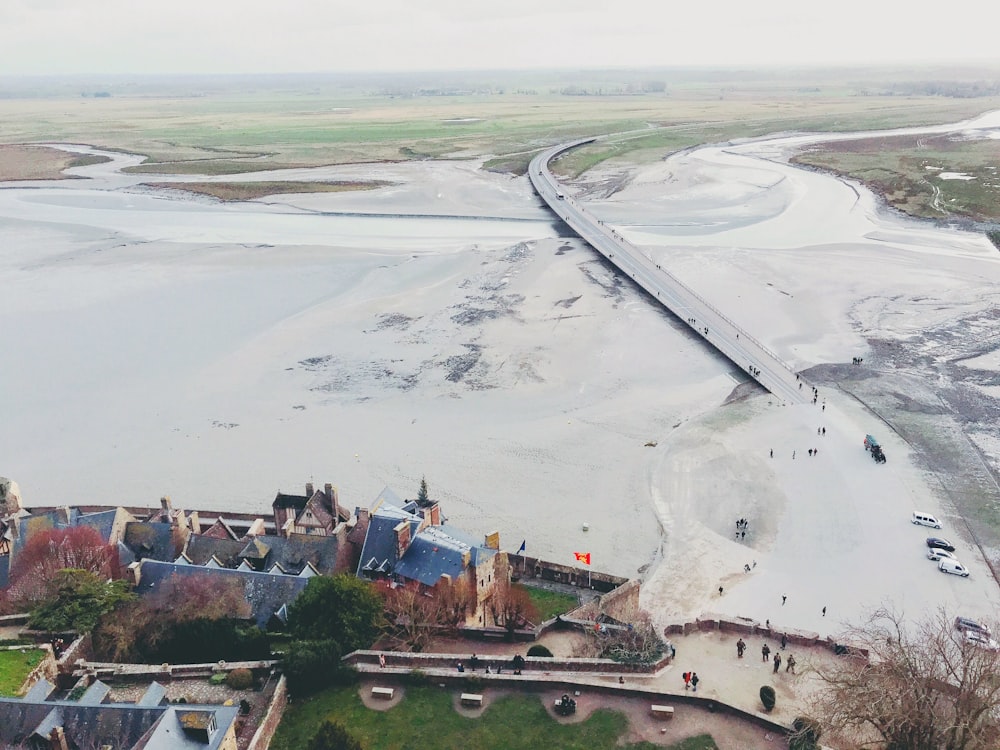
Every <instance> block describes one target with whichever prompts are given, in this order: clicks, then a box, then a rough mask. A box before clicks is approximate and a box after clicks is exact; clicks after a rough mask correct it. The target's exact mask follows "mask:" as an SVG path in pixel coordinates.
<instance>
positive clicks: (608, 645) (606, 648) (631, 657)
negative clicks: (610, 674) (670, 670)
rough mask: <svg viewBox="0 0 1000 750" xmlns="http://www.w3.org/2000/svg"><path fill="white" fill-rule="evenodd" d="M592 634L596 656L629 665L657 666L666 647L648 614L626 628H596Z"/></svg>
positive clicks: (614, 626)
mask: <svg viewBox="0 0 1000 750" xmlns="http://www.w3.org/2000/svg"><path fill="white" fill-rule="evenodd" d="M590 632H591V635H592V638H591V644H592V648H593V655H594V656H598V657H600V658H602V659H614V660H615V661H620V662H625V663H627V664H635V663H643V664H648V663H652V662H655V661H656V660H657V659H659V658H660V656H662V654H663V651H664V648H665V647H666V644H664V642H663V639H662V638H660V636H659V634H658V633H657V632H656V628H655V627H653V622H652V620H651V619H650V617H649V615H648V614H647V613H645V612H640V613H639V614H638V615H636V617H635V618H634V620H633V621H632V622H631V623H629V624H627V625H609V626H604V627H595V628H594V629H593V630H592V631H590Z"/></svg>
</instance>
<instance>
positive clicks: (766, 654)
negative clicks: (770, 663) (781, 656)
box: [760, 643, 771, 661]
mask: <svg viewBox="0 0 1000 750" xmlns="http://www.w3.org/2000/svg"><path fill="white" fill-rule="evenodd" d="M770 655H771V649H770V648H768V645H767V644H766V643H765V644H764V645H763V647H762V648H761V650H760V657H761V659H760V660H761V661H767V657H769V656H770Z"/></svg>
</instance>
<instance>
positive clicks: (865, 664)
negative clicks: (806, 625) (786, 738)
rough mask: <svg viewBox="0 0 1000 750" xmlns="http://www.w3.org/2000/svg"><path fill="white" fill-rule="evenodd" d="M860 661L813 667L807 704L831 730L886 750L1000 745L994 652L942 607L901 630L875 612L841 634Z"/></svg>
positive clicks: (973, 749)
mask: <svg viewBox="0 0 1000 750" xmlns="http://www.w3.org/2000/svg"><path fill="white" fill-rule="evenodd" d="M845 640H847V641H848V642H850V643H853V644H856V645H857V646H858V647H860V648H864V649H867V651H868V658H867V659H866V658H864V657H862V656H857V655H851V654H847V655H845V657H844V659H843V660H842V661H840V662H839V663H838V664H837V665H836V666H835V667H833V668H829V669H828V668H823V667H820V668H818V669H817V674H818V676H819V678H820V679H821V680H822V681H823V683H824V687H823V688H822V690H821V691H820V693H819V695H818V697H817V698H816V700H815V701H814V704H813V706H812V708H813V712H814V714H815V715H816V717H817V718H818V719H819V720H820V721H821V722H822V723H823V724H825V725H827V726H828V727H830V728H831V729H832V730H833V731H835V732H838V733H841V734H845V735H848V736H853V737H854V739H855V741H857V742H860V743H861V744H862V746H878V747H884V748H886V750H980V749H983V750H985V749H986V748H996V747H998V746H1000V745H998V743H1000V731H998V717H1000V679H997V672H998V670H1000V653H998V650H997V647H996V644H994V643H992V642H990V641H985V642H982V643H977V642H974V641H972V640H969V639H968V638H967V637H966V635H965V634H964V633H963V632H961V631H959V630H957V629H956V628H955V627H954V626H953V624H952V622H950V619H949V617H948V616H947V615H946V614H945V612H944V611H943V610H940V611H938V612H937V613H936V614H935V615H933V616H931V617H929V618H927V619H925V620H923V621H921V622H919V623H917V624H916V625H913V626H912V627H910V626H908V625H907V624H906V623H905V621H904V620H903V617H902V616H901V615H900V614H898V613H896V612H893V611H890V610H888V609H885V608H882V609H879V610H877V611H875V612H874V613H872V615H871V616H870V617H869V618H868V620H867V621H866V622H864V623H862V624H861V625H860V626H858V627H855V628H852V629H851V630H850V631H849V634H848V635H847V636H846V637H845Z"/></svg>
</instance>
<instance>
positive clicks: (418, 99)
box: [0, 74, 1000, 179]
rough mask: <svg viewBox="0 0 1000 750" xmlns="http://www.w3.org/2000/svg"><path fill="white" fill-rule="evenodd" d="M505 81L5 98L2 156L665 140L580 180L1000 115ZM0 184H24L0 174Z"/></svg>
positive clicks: (672, 88)
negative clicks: (50, 147)
mask: <svg viewBox="0 0 1000 750" xmlns="http://www.w3.org/2000/svg"><path fill="white" fill-rule="evenodd" d="M650 75H654V74H650ZM511 76H513V77H510V78H508V79H504V80H502V81H501V82H496V81H490V82H489V83H486V84H476V85H471V84H470V85H469V86H467V87H466V88H463V89H458V88H454V87H453V88H447V89H441V88H426V87H418V86H415V85H414V86H411V87H409V88H404V89H402V90H400V91H396V90H395V89H392V88H390V87H389V86H388V84H386V85H383V86H381V87H372V88H370V89H368V90H360V89H359V88H358V87H347V86H339V87H338V86H323V87H309V86H308V85H306V84H305V83H303V85H302V86H301V87H298V86H296V84H295V81H294V80H290V81H287V82H284V83H283V84H282V87H277V86H275V85H273V84H272V87H271V88H267V87H265V86H258V87H252V90H247V89H250V88H251V87H250V86H249V85H248V84H246V83H245V82H244V83H243V84H240V85H237V83H235V82H234V83H233V84H232V85H231V86H229V87H225V86H223V87H221V88H218V89H216V90H212V91H210V92H209V93H202V92H198V93H191V94H187V95H184V94H181V93H179V91H180V90H182V89H183V88H184V87H182V86H180V85H170V84H169V82H161V83H160V84H158V85H159V86H160V87H161V88H160V89H156V88H155V87H154V88H150V87H146V88H143V89H141V90H138V91H133V90H132V89H129V88H128V87H122V88H123V91H122V92H121V93H118V92H114V94H113V95H110V96H102V97H94V96H81V95H80V94H70V93H68V92H66V91H65V89H64V88H60V89H58V90H55V91H54V92H53V93H51V94H48V95H46V94H45V92H44V91H42V92H41V93H38V94H36V95H33V96H30V97H29V96H26V95H25V96H20V97H19V96H16V95H10V94H8V96H7V97H5V98H3V99H0V143H3V144H25V143H44V142H72V143H85V144H87V145H91V146H96V147H99V148H103V149H118V150H124V151H128V152H130V153H137V154H142V155H144V156H146V157H147V162H146V163H145V164H143V165H140V166H138V167H134V168H133V169H134V170H135V171H139V172H156V173H173V174H216V175H221V174H237V173H241V172H250V171H257V170H260V169H280V168H286V167H302V166H319V165H330V164H349V163H363V162H371V161H401V160H412V159H485V160H489V161H487V166H488V167H490V168H495V169H498V170H500V171H513V172H518V171H523V169H524V166H525V165H526V163H527V160H528V158H529V157H530V155H531V154H532V153H533V152H535V151H537V150H538V149H540V148H542V147H544V146H547V145H550V144H553V143H556V142H560V141H564V140H569V139H572V138H577V137H581V136H589V135H600V134H607V133H620V132H632V131H641V130H644V129H649V128H653V127H662V128H665V130H662V131H658V132H656V133H650V134H649V135H648V136H646V137H642V138H638V139H628V140H621V141H617V142H615V143H608V144H600V145H598V146H595V147H593V148H590V149H583V150H581V151H580V152H579V154H575V155H574V157H573V159H572V160H564V161H563V164H562V166H561V168H562V169H563V170H564V172H565V173H566V174H572V175H576V174H580V173H581V172H582V171H585V170H586V169H588V168H589V167H591V166H593V165H594V164H597V163H600V162H602V161H605V160H606V159H609V158H625V159H626V160H628V161H633V160H638V161H640V162H641V161H645V160H649V159H653V158H661V157H662V155H663V154H664V153H665V152H669V151H671V150H676V149H680V148H686V147H689V146H692V145H697V144H700V143H705V142H711V141H716V140H727V139H729V138H736V137H746V136H755V135H763V134H766V133H773V132H776V131H784V130H809V131H815V130H829V131H844V130H858V129H869V128H883V127H900V126H906V125H921V124H930V123H938V122H947V121H954V120H960V119H963V118H966V117H971V116H973V115H975V114H979V113H981V112H983V111H986V110H989V109H992V108H997V107H1000V97H976V98H949V97H943V96H907V97H900V96H896V95H894V94H893V92H889V93H887V94H885V95H878V94H871V93H870V92H868V89H867V88H865V87H863V86H862V85H861V84H858V83H852V82H849V81H847V80H843V79H842V78H841V77H839V76H835V75H832V74H823V75H821V74H817V80H816V81H804V80H802V79H799V78H796V79H791V80H780V79H774V78H766V79H762V80H745V79H744V80H738V79H735V78H734V79H732V80H730V79H727V78H725V77H719V76H714V77H713V76H708V75H707V74H706V75H705V77H704V80H699V79H698V77H697V76H694V75H693V74H690V75H688V76H687V77H686V78H683V80H679V81H678V82H676V83H675V82H674V81H673V80H672V79H671V77H670V76H669V75H666V74H664V75H663V79H664V80H663V81H661V83H662V85H663V87H664V89H663V90H662V91H651V92H647V93H633V92H632V89H633V88H635V87H634V86H633V85H632V84H627V85H626V84H622V83H621V82H617V83H615V82H609V81H608V80H604V79H599V80H588V79H586V78H579V79H573V80H574V81H575V82H573V83H567V82H566V81H562V80H554V81H550V82H548V83H544V82H543V83H539V82H538V81H533V82H526V81H523V80H520V79H518V78H517V77H516V76H515V75H514V74H511ZM541 80H543V81H545V80H548V79H541ZM456 92H457V93H456ZM863 92H868V93H863ZM0 179H18V177H17V176H15V173H13V172H8V171H6V170H5V171H3V172H0Z"/></svg>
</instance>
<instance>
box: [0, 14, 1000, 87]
mask: <svg viewBox="0 0 1000 750" xmlns="http://www.w3.org/2000/svg"><path fill="white" fill-rule="evenodd" d="M998 21H1000V7H997V6H993V7H984V6H983V5H982V4H981V3H974V2H972V0H957V2H955V3H951V4H950V5H949V7H948V12H947V13H946V14H935V15H933V16H932V15H921V14H900V13H898V12H897V11H895V10H894V9H893V8H887V7H881V6H880V5H879V4H873V3H867V2H861V0H845V2H842V3H840V4H838V5H837V6H836V8H835V9H832V8H831V7H829V6H822V5H820V6H808V7H807V6H804V5H803V4H801V3H795V2H791V0H772V2H770V3H768V4H766V5H765V6H761V5H760V4H757V5H753V6H750V5H748V4H738V3H733V2H729V1H728V0H725V1H724V2H720V3H716V4H712V5H707V4H703V5H697V6H685V7H683V8H667V7H664V5H663V4H662V3H659V2H652V0H622V2H621V3H619V4H617V5H616V7H615V9H614V10H613V11H611V10H609V9H608V8H607V6H606V5H605V4H604V3H598V2H595V0H575V1H574V2H572V3H569V2H567V1H566V0H554V1H553V2H549V3H546V4H542V5H540V4H538V3H535V2H528V0H510V1H509V2H508V3H506V4H504V6H503V7H479V6H475V5H472V4H469V3H460V2H457V1H456V0H425V2H423V3H421V4H419V5H418V6H415V5H413V4H410V3H404V2H402V1H401V0H381V2H376V3H371V4H368V5H365V6H361V7H359V6H356V5H350V6H348V5H346V4H343V3H338V2H333V3H330V2H327V1H326V0H289V2H288V3H285V4H283V5H281V6H279V5H278V4H275V3H266V2H261V1H260V0H241V2H235V1H234V0H215V2H213V3H210V4H206V3H196V2H193V1H192V0H175V2H173V3H170V4H169V5H163V6H151V5H149V4H145V3H143V4H137V3H134V2H132V1H131V0H8V2H6V3H4V5H3V7H2V8H0V70H3V72H4V75H6V76H36V75H76V74H83V75H120V74H121V75H190V74H212V75H219V74H254V75H261V74H270V73H282V74H285V73H287V74H310V73H319V74H331V73H350V72H359V73H360V72H372V73H397V72H403V71H424V72H443V71H458V70H466V71H489V70H503V71H508V70H509V71H520V70H537V69H558V70H576V69H579V68H588V69H603V68H661V67H677V66H684V67H688V66H692V67H712V68H715V67H723V68H724V67H742V66H774V65H788V66H796V65H799V66H801V65H805V66H810V67H816V66H820V67H827V66H842V65H846V66H863V65H884V64H913V63H918V64H927V65H965V64H972V65H976V64H984V63H986V64H990V63H998V62H1000V56H998V54H997V52H996V48H995V46H994V44H993V41H994V40H993V38H992V37H993V35H994V28H995V26H996V22H998Z"/></svg>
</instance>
